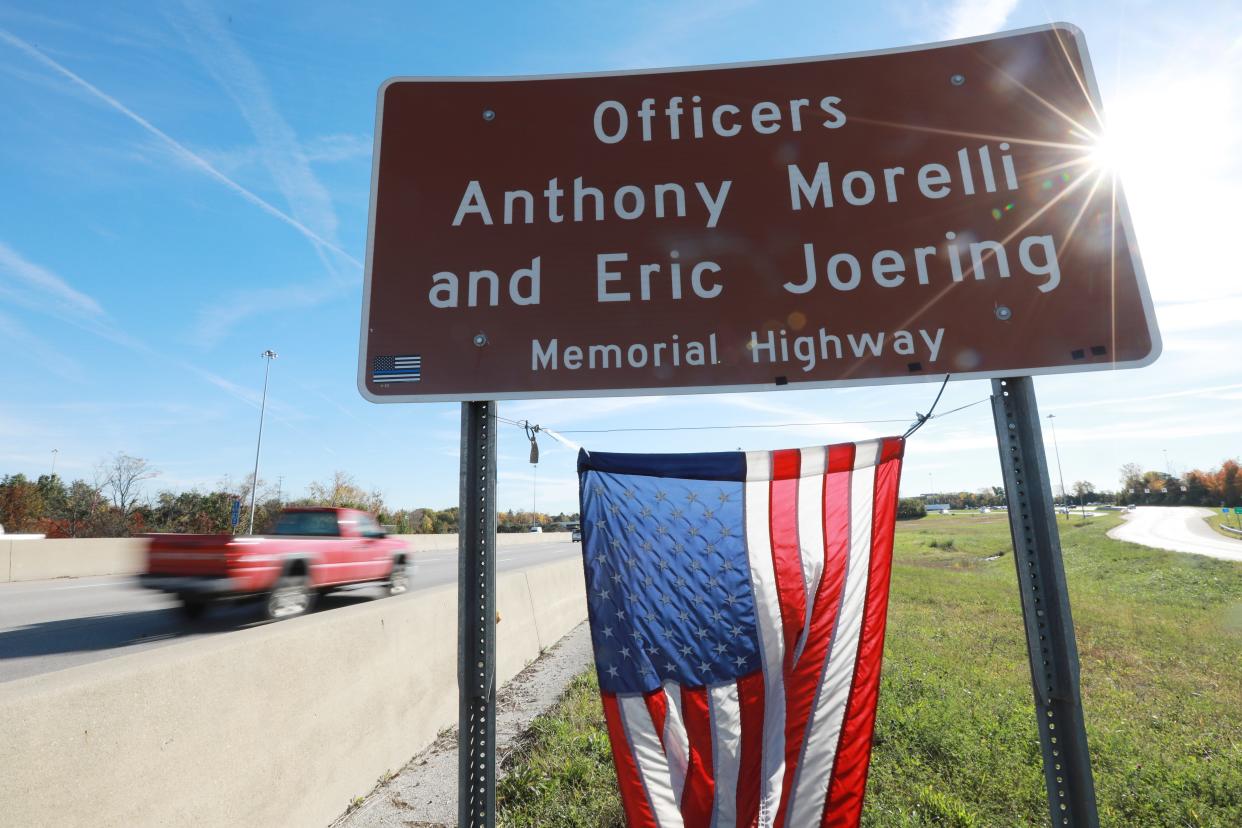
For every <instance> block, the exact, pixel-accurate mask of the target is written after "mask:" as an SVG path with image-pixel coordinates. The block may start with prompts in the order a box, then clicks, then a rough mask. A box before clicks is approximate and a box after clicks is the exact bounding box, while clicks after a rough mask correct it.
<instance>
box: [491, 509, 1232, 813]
mask: <svg viewBox="0 0 1242 828" xmlns="http://www.w3.org/2000/svg"><path fill="white" fill-rule="evenodd" d="M1117 520H1118V519H1117V518H1116V517H1114V516H1108V517H1101V518H1094V519H1092V520H1089V521H1086V522H1083V521H1080V520H1078V519H1074V520H1071V521H1069V522H1066V521H1064V520H1062V521H1060V526H1061V536H1062V545H1063V548H1064V554H1065V566H1066V572H1067V579H1068V581H1069V587H1070V594H1071V600H1072V603H1073V612H1074V620H1075V623H1076V625H1077V632H1078V646H1079V654H1080V658H1081V661H1082V691H1083V700H1084V707H1085V712H1086V720H1087V730H1088V738H1089V740H1090V743H1091V751H1092V761H1093V765H1094V770H1095V782H1096V789H1097V797H1098V800H1099V807H1100V821H1101V824H1103V825H1125V826H1144V827H1146V826H1200V825H1202V826H1240V825H1242V564H1237V563H1230V562H1226V561H1218V560H1214V559H1211V558H1205V557H1201V556H1198V555H1179V554H1175V553H1166V552H1161V551H1159V550H1155V549H1149V548H1146V547H1141V546H1135V545H1131V544H1123V543H1118V542H1116V541H1112V540H1110V539H1108V538H1106V537H1105V536H1104V532H1105V531H1106V530H1107V529H1109V528H1111V527H1112V526H1114V525H1116V523H1117ZM997 554H1000V555H1001V557H1000V558H996V559H994V560H988V559H989V558H992V557H993V556H995V555H997ZM506 766H507V767H509V768H510V769H511V770H510V775H509V776H508V778H507V779H505V780H504V781H503V782H502V783H501V786H500V792H499V797H500V803H501V823H502V824H504V825H511V826H587V825H590V826H594V825H599V826H619V825H623V824H624V819H623V817H622V815H621V810H620V804H619V801H618V799H617V794H616V787H615V785H616V783H615V778H614V776H613V773H612V767H611V758H610V753H609V748H608V739H607V734H606V732H605V731H604V729H603V718H602V715H601V712H600V705H599V701H598V697H597V691H596V687H595V683H594V678H593V676H582V677H580V678H579V679H578V680H577V681H575V683H574V684H573V686H572V687H571V688H570V690H569V692H568V693H567V694H566V697H565V699H564V701H563V702H562V705H561V707H560V708H559V710H558V711H557V712H556V713H554V714H553V715H551V716H549V717H547V718H545V719H542V720H540V721H538V722H537V723H536V724H535V726H534V728H533V730H532V733H531V735H530V738H529V739H528V741H527V742H526V744H525V746H524V747H523V749H521V750H520V751H519V752H518V753H517V754H516V755H515V756H513V757H511V758H510V760H509V761H508V762H507V763H506ZM1045 808H1046V805H1045V799H1044V793H1043V774H1042V770H1041V767H1040V753H1039V744H1038V735H1037V733H1036V730H1035V723H1034V714H1033V707H1032V701H1031V689H1030V678H1029V673H1028V668H1027V661H1026V650H1025V644H1024V637H1023V633H1022V624H1021V615H1020V610H1019V606H1018V596H1017V588H1016V586H1015V573H1014V565H1013V560H1012V550H1011V546H1010V540H1009V529H1008V524H1007V522H1006V516H1005V514H1004V513H994V514H989V515H961V516H952V517H940V516H936V517H928V518H924V519H922V520H917V521H909V522H903V523H900V524H898V530H897V548H896V554H895V566H894V571H893V586H892V598H891V605H890V610H889V628H888V640H887V644H886V650H885V664H884V677H883V684H882V688H881V693H880V702H879V711H878V715H877V721H876V735H875V747H874V751H873V754H872V767H871V774H870V777H869V780H868V787H867V805H866V809H865V811H864V814H863V824H864V825H866V826H875V828H891V827H893V826H896V827H897V828H900V826H921V825H947V826H1026V825H1044V824H1046V816H1045Z"/></svg>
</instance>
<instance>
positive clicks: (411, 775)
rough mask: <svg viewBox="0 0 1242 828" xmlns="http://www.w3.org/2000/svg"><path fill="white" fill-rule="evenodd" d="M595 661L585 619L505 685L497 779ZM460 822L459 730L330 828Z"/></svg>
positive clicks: (423, 827)
mask: <svg viewBox="0 0 1242 828" xmlns="http://www.w3.org/2000/svg"><path fill="white" fill-rule="evenodd" d="M591 663H592V655H591V636H590V632H589V627H588V626H587V624H586V622H585V621H584V622H583V623H582V624H579V625H578V626H577V627H575V628H574V630H573V631H572V632H570V633H569V635H567V636H565V637H564V638H562V639H561V640H560V641H558V642H557V643H556V645H555V646H553V647H552V648H550V649H549V650H548V651H547V652H545V653H544V654H543V655H541V656H540V657H539V658H538V659H536V660H535V661H534V662H532V663H531V664H530V665H529V666H527V668H526V669H525V670H523V671H522V672H521V673H519V674H518V675H517V676H515V677H514V678H513V679H512V680H510V681H509V682H508V683H507V684H506V685H505V686H504V687H502V688H501V689H500V691H499V693H498V694H497V697H496V756H497V761H496V766H497V778H498V779H499V777H501V776H503V773H502V772H501V767H502V765H503V762H504V759H505V757H506V756H507V755H508V754H509V752H510V751H511V750H512V749H513V748H515V747H516V746H517V744H518V741H519V739H520V738H521V736H522V734H523V733H525V732H526V729H527V728H528V727H530V723H531V722H532V721H534V719H535V718H536V717H537V716H540V715H542V714H543V713H546V712H547V711H548V710H550V709H551V708H552V707H553V705H555V704H556V702H557V700H558V699H559V698H560V697H561V695H562V694H563V693H564V692H565V689H566V688H567V687H568V686H569V683H570V681H572V680H573V678H574V676H576V675H578V674H579V673H581V672H582V671H583V670H585V669H586V668H588V667H589V666H590V665H591ZM456 825H457V728H452V729H450V730H446V731H445V732H443V733H441V734H440V736H439V737H438V738H437V739H436V741H435V742H434V743H432V745H431V746H430V747H428V748H426V749H425V750H424V751H422V752H421V753H419V754H418V755H417V756H415V757H414V758H413V759H411V760H410V762H409V763H408V764H407V765H406V766H405V767H404V768H402V769H401V772H400V773H398V774H397V775H396V776H394V777H392V778H391V779H389V780H387V781H382V782H380V784H379V785H377V786H376V788H375V790H373V791H372V792H371V793H370V794H369V795H368V796H367V797H366V799H365V801H363V803H362V804H361V805H359V806H358V807H357V808H354V809H352V810H350V811H349V812H347V813H345V814H343V815H342V816H340V817H339V818H338V819H337V820H336V821H335V822H333V823H332V826H331V828H452V826H456Z"/></svg>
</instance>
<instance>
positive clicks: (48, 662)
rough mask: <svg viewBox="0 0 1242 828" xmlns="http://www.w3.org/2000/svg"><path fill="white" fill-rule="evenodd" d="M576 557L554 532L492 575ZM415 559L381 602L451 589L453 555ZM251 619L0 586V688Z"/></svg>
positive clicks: (160, 601)
mask: <svg viewBox="0 0 1242 828" xmlns="http://www.w3.org/2000/svg"><path fill="white" fill-rule="evenodd" d="M581 550H582V546H581V544H578V543H573V542H571V541H570V540H569V535H567V534H562V533H557V534H555V535H551V536H550V537H549V540H548V542H547V543H532V544H528V545H523V546H515V547H511V548H508V549H506V548H503V547H502V548H501V549H500V554H499V557H498V558H497V568H498V570H499V571H501V572H507V571H513V570H522V569H526V568H529V567H534V566H539V565H540V564H544V563H550V562H552V561H559V560H563V559H564V558H568V557H574V556H577V555H580V554H581ZM414 560H415V563H416V564H417V567H418V569H417V571H416V573H415V576H414V579H413V583H412V585H411V590H410V592H409V593H408V594H406V595H401V596H397V597H395V598H385V599H384V600H387V601H417V600H418V593H419V591H421V590H426V589H431V588H433V587H438V586H443V585H445V584H454V583H456V582H457V554H456V553H455V552H422V553H415V554H414ZM381 596H382V591H381V589H380V587H377V586H365V587H351V588H347V589H343V590H339V591H337V592H334V593H332V594H330V595H328V596H325V597H324V598H323V600H321V601H320V602H319V603H318V605H317V607H316V609H315V611H316V612H330V611H332V609H333V608H336V607H343V606H349V605H351V604H356V603H359V602H362V601H371V600H374V599H376V598H379V597H381ZM258 613H259V608H258V606H257V605H255V604H233V605H224V606H220V607H213V608H212V609H211V610H210V611H209V612H208V614H207V616H206V617H205V618H203V619H201V620H199V621H195V622H193V623H190V622H187V621H185V620H183V619H182V618H181V615H180V613H179V611H178V610H177V606H176V601H175V600H174V599H172V598H170V597H168V596H166V595H163V594H162V593H158V592H151V591H148V590H144V589H141V588H139V587H138V586H136V585H135V582H134V579H133V578H130V577H107V578H59V579H56V580H50V581H27V582H23V583H13V584H0V682H5V681H12V680H14V679H18V678H22V677H25V676H32V675H37V674H39V673H48V672H52V671H55V670H63V669H65V668H66V667H73V666H75V665H78V664H86V663H88V662H91V661H99V660H101V659H105V658H111V657H113V656H116V655H120V654H123V653H132V652H136V651H138V650H144V649H149V648H151V647H161V646H167V645H172V644H178V643H181V644H184V643H186V642H189V641H193V640H194V639H196V638H201V637H204V636H212V635H227V634H228V633H230V632H234V631H236V630H240V629H244V628H246V627H250V626H254V625H256V624H260V623H265V622H263V621H262V620H260V619H259V616H258ZM274 623H279V622H274Z"/></svg>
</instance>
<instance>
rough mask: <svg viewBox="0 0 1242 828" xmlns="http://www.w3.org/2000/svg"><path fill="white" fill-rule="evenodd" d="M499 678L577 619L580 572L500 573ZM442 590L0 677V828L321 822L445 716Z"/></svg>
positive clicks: (574, 568) (451, 615)
mask: <svg viewBox="0 0 1242 828" xmlns="http://www.w3.org/2000/svg"><path fill="white" fill-rule="evenodd" d="M497 609H498V611H499V612H500V615H501V618H502V620H501V621H500V624H499V627H498V628H497V633H498V641H497V648H496V649H497V655H498V664H497V676H496V678H497V683H498V684H500V683H502V682H504V681H507V680H508V679H510V678H512V677H513V676H514V675H516V674H517V673H518V672H519V671H520V670H521V669H522V668H523V667H524V666H525V665H526V664H528V663H529V662H530V661H532V660H534V659H535V658H537V657H538V655H539V653H540V652H541V651H542V650H543V649H545V648H547V647H549V646H551V645H552V644H553V643H555V642H556V641H558V640H559V639H560V638H561V637H563V636H564V635H565V634H566V633H567V632H569V631H570V630H571V629H573V628H574V627H575V626H576V625H577V624H579V623H580V622H581V621H583V620H584V619H585V618H586V594H585V589H584V586H583V573H582V564H581V561H578V560H572V561H564V562H560V563H555V564H549V565H545V566H541V567H537V568H534V569H531V570H528V571H525V572H515V573H505V574H501V575H500V576H499V577H498V579H497ZM456 640H457V596H456V589H455V587H443V588H440V589H436V590H430V591H427V592H419V593H417V594H416V595H411V596H409V597H403V598H395V599H384V600H377V601H374V602H371V603H367V604H360V605H357V606H350V607H343V608H340V609H334V610H332V611H330V612H323V613H315V614H311V615H309V616H305V617H302V618H294V619H290V620H287V621H282V622H279V623H276V624H268V625H264V626H260V627H254V628H250V629H245V630H240V631H238V632H235V633H230V634H229V635H224V636H218V637H207V638H198V639H194V640H193V641H192V642H186V643H185V644H182V645H173V646H168V647H162V648H158V649H153V650H145V651H142V652H139V653H134V654H131V655H126V656H118V657H116V658H113V659H109V660H106V661H101V662H95V663H92V664H86V665H82V666H79V667H73V668H70V669H67V670H62V671H59V672H55V673H45V674H42V675H38V676H32V677H30V678H24V679H18V680H16V681H11V682H7V683H4V684H0V722H3V723H4V727H3V731H4V738H2V739H0V767H3V768H4V769H5V771H4V773H3V774H0V802H2V803H4V805H3V817H2V818H0V822H3V823H4V824H6V825H57V826H91V827H92V828H98V826H132V825H196V826H217V825H218V826H237V825H263V826H286V825H287V826H298V828H300V827H301V826H307V825H326V824H328V823H329V822H331V821H332V819H333V818H334V817H336V816H337V815H339V814H340V813H341V812H342V811H344V810H345V809H346V807H347V806H348V804H349V802H350V800H351V799H352V798H353V797H355V796H358V795H361V794H365V793H367V792H368V791H369V790H371V788H372V787H373V786H374V785H375V783H376V781H377V780H378V779H379V778H380V777H381V776H382V775H383V774H384V773H385V772H386V771H389V770H392V771H396V770H398V769H399V768H401V767H402V766H403V765H404V764H405V763H406V762H407V761H409V759H410V758H411V757H412V756H414V755H415V754H416V753H418V751H420V750H422V749H423V748H424V747H426V746H427V745H429V744H430V743H431V742H432V741H433V740H434V739H435V737H436V735H437V734H438V733H439V732H440V731H442V730H443V729H445V728H447V727H450V726H452V725H453V724H455V723H456V720H457V643H456Z"/></svg>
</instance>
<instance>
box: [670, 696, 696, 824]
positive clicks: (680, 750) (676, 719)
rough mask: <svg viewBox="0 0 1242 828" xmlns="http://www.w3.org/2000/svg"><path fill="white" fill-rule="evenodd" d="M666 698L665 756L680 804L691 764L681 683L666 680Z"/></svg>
mask: <svg viewBox="0 0 1242 828" xmlns="http://www.w3.org/2000/svg"><path fill="white" fill-rule="evenodd" d="M664 700H665V702H666V706H667V707H668V713H667V714H666V715H665V716H664V756H665V758H667V759H668V771H669V777H670V780H671V781H672V785H673V799H674V801H675V802H677V804H678V805H679V806H680V805H681V794H682V791H683V790H684V789H685V787H686V769H687V768H688V767H689V765H690V736H689V735H688V734H687V733H686V721H685V716H684V714H683V713H682V711H681V685H680V684H677V683H676V682H672V681H666V682H665V683H664Z"/></svg>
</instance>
